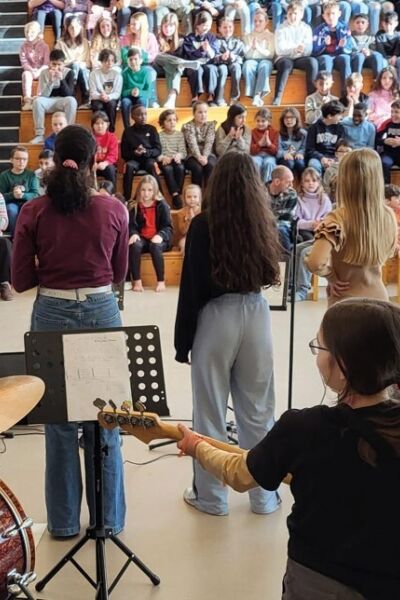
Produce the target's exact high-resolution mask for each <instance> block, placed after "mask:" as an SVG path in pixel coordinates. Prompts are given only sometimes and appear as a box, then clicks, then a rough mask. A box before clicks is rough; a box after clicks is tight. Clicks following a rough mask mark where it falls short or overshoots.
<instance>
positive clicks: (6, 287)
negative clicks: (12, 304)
mask: <svg viewBox="0 0 400 600" xmlns="http://www.w3.org/2000/svg"><path fill="white" fill-rule="evenodd" d="M0 298H1V299H2V300H5V301H6V302H7V301H8V300H13V299H14V294H13V293H12V289H11V285H10V284H9V283H8V282H6V283H0Z"/></svg>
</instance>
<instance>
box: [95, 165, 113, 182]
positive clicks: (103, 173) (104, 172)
mask: <svg viewBox="0 0 400 600" xmlns="http://www.w3.org/2000/svg"><path fill="white" fill-rule="evenodd" d="M96 174H97V176H98V177H99V176H100V177H103V179H107V181H111V182H112V183H113V184H114V187H115V180H116V178H117V168H116V166H115V165H107V167H106V168H105V169H97V171H96Z"/></svg>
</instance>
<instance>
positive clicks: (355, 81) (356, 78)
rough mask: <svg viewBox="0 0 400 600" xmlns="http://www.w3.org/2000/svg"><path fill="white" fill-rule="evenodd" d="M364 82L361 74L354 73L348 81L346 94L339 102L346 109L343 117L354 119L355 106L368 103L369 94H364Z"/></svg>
mask: <svg viewBox="0 0 400 600" xmlns="http://www.w3.org/2000/svg"><path fill="white" fill-rule="evenodd" d="M363 84H364V80H363V76H362V75H361V73H352V74H351V75H349V77H348V78H347V79H346V93H345V94H343V95H342V96H340V98H339V102H341V103H342V104H343V106H344V107H345V109H346V110H345V112H344V113H343V117H352V116H353V110H354V105H355V104H357V103H358V102H368V96H367V94H364V93H363V92H362V88H363Z"/></svg>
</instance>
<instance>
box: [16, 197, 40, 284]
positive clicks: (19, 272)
mask: <svg viewBox="0 0 400 600" xmlns="http://www.w3.org/2000/svg"><path fill="white" fill-rule="evenodd" d="M33 205H34V203H33V202H27V203H26V204H24V205H23V206H22V208H21V210H20V213H19V215H18V220H17V226H16V229H15V234H14V243H13V257H12V264H11V282H12V285H13V287H14V289H15V290H16V291H17V292H19V293H21V292H25V291H26V290H30V289H31V288H34V287H36V286H37V285H38V282H39V281H38V274H37V267H36V263H35V257H36V241H35V235H34V232H35V224H34V213H33V211H32V207H33Z"/></svg>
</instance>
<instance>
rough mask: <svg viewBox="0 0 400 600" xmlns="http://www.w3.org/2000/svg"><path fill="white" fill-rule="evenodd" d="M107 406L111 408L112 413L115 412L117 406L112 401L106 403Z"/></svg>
mask: <svg viewBox="0 0 400 600" xmlns="http://www.w3.org/2000/svg"><path fill="white" fill-rule="evenodd" d="M108 404H109V405H110V406H111V408H112V409H113V411H114V412H117V405H116V404H115V402H113V401H112V400H109V401H108Z"/></svg>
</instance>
